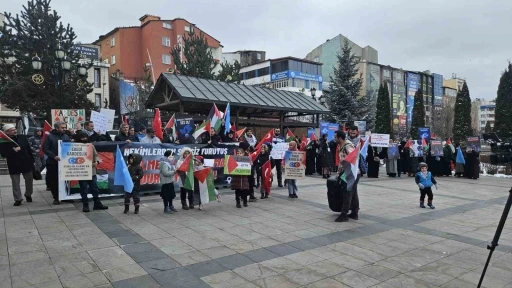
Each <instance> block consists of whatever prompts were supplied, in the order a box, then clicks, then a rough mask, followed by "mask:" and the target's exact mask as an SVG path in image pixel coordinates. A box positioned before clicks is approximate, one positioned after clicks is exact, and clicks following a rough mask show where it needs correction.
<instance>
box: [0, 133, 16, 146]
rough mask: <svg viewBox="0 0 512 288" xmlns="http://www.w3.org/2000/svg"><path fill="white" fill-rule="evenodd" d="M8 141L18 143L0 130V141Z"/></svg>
mask: <svg viewBox="0 0 512 288" xmlns="http://www.w3.org/2000/svg"><path fill="white" fill-rule="evenodd" d="M8 142H12V143H14V144H16V145H18V143H16V142H14V140H12V139H11V137H9V136H7V134H5V133H4V131H0V143H8ZM18 146H20V145H18Z"/></svg>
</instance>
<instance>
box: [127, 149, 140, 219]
mask: <svg viewBox="0 0 512 288" xmlns="http://www.w3.org/2000/svg"><path fill="white" fill-rule="evenodd" d="M141 162H142V156H140V155H139V154H137V153H132V154H130V155H128V172H130V176H131V177H132V181H133V189H132V192H131V193H129V192H125V193H124V214H127V213H128V211H129V210H130V199H131V198H133V205H134V206H135V212H134V214H139V207H140V195H139V194H140V180H141V179H142V177H143V176H144V175H143V174H144V172H143V170H142V167H141V166H140V164H141Z"/></svg>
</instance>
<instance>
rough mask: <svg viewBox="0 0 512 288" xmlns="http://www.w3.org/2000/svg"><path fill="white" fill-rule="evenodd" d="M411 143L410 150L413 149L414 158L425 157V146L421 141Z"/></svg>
mask: <svg viewBox="0 0 512 288" xmlns="http://www.w3.org/2000/svg"><path fill="white" fill-rule="evenodd" d="M372 137H373V135H372ZM411 142H412V145H411V148H410V149H412V151H413V152H414V157H423V146H422V145H421V139H420V140H411Z"/></svg>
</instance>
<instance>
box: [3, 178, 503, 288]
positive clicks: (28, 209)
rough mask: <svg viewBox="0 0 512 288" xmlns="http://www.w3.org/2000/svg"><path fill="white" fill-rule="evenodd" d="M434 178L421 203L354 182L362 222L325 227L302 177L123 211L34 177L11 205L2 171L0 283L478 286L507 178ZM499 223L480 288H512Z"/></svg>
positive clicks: (407, 183)
mask: <svg viewBox="0 0 512 288" xmlns="http://www.w3.org/2000/svg"><path fill="white" fill-rule="evenodd" d="M438 181H439V183H440V190H439V191H437V193H436V192H434V193H435V198H434V204H435V205H436V207H437V208H436V209H435V210H430V209H421V208H419V207H418V198H419V192H418V190H417V187H416V186H415V184H414V180H413V179H412V178H407V177H402V178H398V179H391V178H388V177H385V176H384V175H381V178H379V179H368V178H363V179H362V180H361V183H360V185H359V193H360V200H361V212H360V220H359V221H351V222H348V223H335V222H334V219H335V218H336V217H337V216H338V215H337V213H333V212H331V211H330V210H329V208H328V206H327V198H326V188H325V180H324V179H320V178H307V179H306V180H303V181H301V182H300V183H299V193H298V196H299V197H300V198H299V199H289V198H288V197H287V196H286V195H287V191H286V190H285V189H274V190H273V191H272V194H271V197H270V198H269V199H267V200H259V201H258V202H257V203H249V207H248V208H242V209H237V208H235V201H234V195H233V193H232V192H231V191H223V192H222V195H223V198H222V202H221V203H217V202H216V203H210V204H208V205H206V207H205V210H204V211H199V210H192V211H181V210H180V211H179V212H178V213H175V214H172V215H166V214H163V213H162V210H163V208H162V204H161V200H160V199H159V197H158V196H154V195H153V196H146V197H143V198H142V207H141V214H139V215H134V214H128V215H124V214H123V213H122V211H123V207H122V199H120V198H115V199H110V200H108V201H104V203H105V204H108V205H109V206H110V209H109V210H107V211H102V212H91V213H88V214H84V213H82V212H81V204H79V203H76V204H72V203H64V204H62V205H60V206H54V205H51V204H50V203H51V200H52V199H51V195H50V193H49V192H47V191H44V185H42V181H39V182H37V185H36V190H37V191H38V192H36V193H35V195H34V197H33V198H34V202H33V203H25V202H24V203H23V205H22V206H21V207H13V206H12V204H13V198H12V192H11V187H10V179H9V177H8V176H0V189H1V209H2V210H1V213H0V287H2V288H3V287H45V288H50V287H190V288H193V287H219V288H221V287H237V288H241V287H254V288H256V287H269V288H271V287H272V288H273V287H279V288H288V287H307V288H327V287H382V288H387V287H390V288H391V287H408V288H409V287H464V288H465V287H476V283H478V279H479V276H480V272H481V270H482V267H483V264H484V263H485V260H486V258H487V255H488V250H486V248H485V247H486V245H487V244H488V243H490V239H492V237H493V235H494V233H495V230H496V226H497V223H498V221H499V219H500V216H501V213H502V211H503V207H504V205H505V201H506V199H507V197H508V190H509V189H510V186H511V183H512V181H510V179H501V178H481V179H479V180H468V179H455V178H440V179H438ZM178 202H179V201H178ZM175 204H178V203H175ZM176 206H177V207H179V206H180V205H176ZM131 208H132V210H133V206H132V207H131ZM509 221H512V220H510V219H509ZM507 224H508V225H506V226H505V229H504V231H503V234H502V236H501V239H500V246H498V248H497V251H496V252H495V253H494V255H493V258H492V260H493V262H492V265H491V266H490V268H489V270H488V272H487V277H486V278H485V279H486V281H485V283H484V284H485V287H512V254H511V253H510V252H511V251H512V228H511V227H512V226H511V223H507Z"/></svg>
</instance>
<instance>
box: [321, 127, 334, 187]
mask: <svg viewBox="0 0 512 288" xmlns="http://www.w3.org/2000/svg"><path fill="white" fill-rule="evenodd" d="M318 149H319V150H318V151H319V152H318V154H319V155H320V157H321V159H322V160H321V161H322V177H323V178H326V179H327V178H329V176H330V175H331V167H333V166H334V158H332V153H331V148H330V147H329V145H328V143H327V134H324V135H322V138H321V139H320V145H319V148H318Z"/></svg>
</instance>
